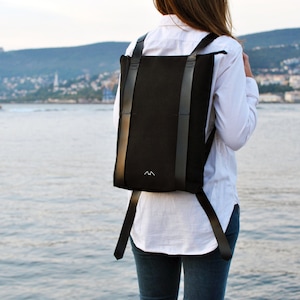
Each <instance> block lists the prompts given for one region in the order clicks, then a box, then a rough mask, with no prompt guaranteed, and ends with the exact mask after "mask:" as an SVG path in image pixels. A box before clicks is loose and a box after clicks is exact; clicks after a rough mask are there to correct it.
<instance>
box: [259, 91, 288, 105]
mask: <svg viewBox="0 0 300 300" xmlns="http://www.w3.org/2000/svg"><path fill="white" fill-rule="evenodd" d="M259 101H260V102H269V103H278V102H283V98H282V96H280V95H276V94H271V93H267V94H260V95H259Z"/></svg>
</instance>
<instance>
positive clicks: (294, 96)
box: [284, 91, 300, 103]
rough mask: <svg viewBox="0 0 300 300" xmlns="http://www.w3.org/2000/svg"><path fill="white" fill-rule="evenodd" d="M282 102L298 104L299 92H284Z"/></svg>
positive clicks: (299, 99) (299, 100)
mask: <svg viewBox="0 0 300 300" xmlns="http://www.w3.org/2000/svg"><path fill="white" fill-rule="evenodd" d="M284 100H285V101H286V102H290V103H299V102H300V91H293V92H286V93H285V94H284Z"/></svg>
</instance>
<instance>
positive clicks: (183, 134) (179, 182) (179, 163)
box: [175, 33, 218, 190]
mask: <svg viewBox="0 0 300 300" xmlns="http://www.w3.org/2000/svg"><path fill="white" fill-rule="evenodd" d="M217 37H218V35H216V34H214V33H210V34H208V35H207V36H205V37H204V38H203V39H202V40H201V41H200V43H199V44H198V45H197V46H196V48H195V49H194V50H193V52H192V53H191V54H190V55H189V56H188V58H187V61H186V65H185V70H184V73H183V79H182V85H181V94H180V104H179V117H178V132H177V147H176V162H175V181H176V186H177V187H179V188H180V189H181V190H185V184H186V165H187V153H188V140H189V124H190V107H191V92H192V86H193V76H194V69H195V64H196V58H197V54H198V52H199V51H200V50H201V49H204V48H205V47H206V46H207V45H208V44H210V43H211V42H212V41H213V40H214V39H216V38H217Z"/></svg>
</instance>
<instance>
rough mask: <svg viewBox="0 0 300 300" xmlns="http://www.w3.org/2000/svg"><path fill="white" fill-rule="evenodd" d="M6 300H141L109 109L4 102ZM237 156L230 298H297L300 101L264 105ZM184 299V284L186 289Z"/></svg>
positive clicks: (0, 134)
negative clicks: (117, 181) (125, 240)
mask: <svg viewBox="0 0 300 300" xmlns="http://www.w3.org/2000/svg"><path fill="white" fill-rule="evenodd" d="M2 106H3V107H2V110H0V299H3V300H21V299H22V300H23V299H30V300H48V299H81V300H85V299H86V300H92V299H101V300H111V299H114V300H123V299H133V300H135V299H138V288H137V280H136V274H135V266H134V262H133V257H132V254H131V251H130V248H129V247H128V249H127V251H126V253H125V257H124V258H123V260H121V261H116V260H115V259H114V257H113V250H114V247H115V243H116V241H117V238H118V234H119V230H120V227H121V224H122V222H123V218H124V214H125V211H126V206H127V194H126V192H124V191H122V190H119V189H116V188H113V186H112V173H113V165H114V158H115V141H116V131H115V129H114V127H113V125H112V105H46V104H35V105H34V104H28V105H22V104H19V105H14V104H7V105H5V104H4V105H2ZM258 115H259V122H258V126H257V129H256V131H255V133H254V135H253V137H252V138H251V140H250V141H249V142H248V144H247V145H246V146H245V147H244V148H243V149H241V150H240V151H238V153H237V159H238V165H239V177H238V178H239V179H238V190H239V195H240V198H241V233H240V237H239V240H238V243H237V247H236V252H235V256H234V259H233V262H232V268H231V272H230V276H229V279H228V288H227V294H226V299H227V300H231V299H232V300H240V299H241V300H244V299H257V300H263V299H272V300H276V299H278V300H279V299H284V300H290V299H300V284H299V283H300V254H299V253H300V240H299V238H300V221H299V208H300V199H299V197H300V184H299V183H300V180H299V179H300V138H299V137H300V105H297V104H290V105H287V104H261V105H259V109H258ZM180 299H182V285H181V291H180Z"/></svg>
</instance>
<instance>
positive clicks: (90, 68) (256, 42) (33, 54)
mask: <svg viewBox="0 0 300 300" xmlns="http://www.w3.org/2000/svg"><path fill="white" fill-rule="evenodd" d="M239 39H240V40H241V41H243V44H244V48H245V51H246V52H248V53H249V55H250V57H251V63H252V66H253V68H254V69H255V70H256V69H259V68H274V67H278V66H279V64H280V62H281V61H283V60H285V59H289V58H294V57H299V56H300V53H299V45H300V28H293V29H282V30H274V31H268V32H261V33H255V34H249V35H244V36H240V37H239ZM128 44H129V43H127V42H102V43H96V44H92V45H84V46H77V47H63V48H45V49H26V50H17V51H7V52H5V51H3V52H0V78H5V77H7V78H10V77H14V76H20V77H22V76H39V75H50V74H51V75H52V74H54V73H55V72H57V73H58V74H59V77H60V78H61V79H72V78H76V77H77V76H80V75H82V74H90V75H96V74H101V73H104V72H113V71H115V70H118V68H119V57H120V56H121V55H122V54H123V53H124V51H125V49H126V47H127V46H128Z"/></svg>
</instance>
